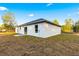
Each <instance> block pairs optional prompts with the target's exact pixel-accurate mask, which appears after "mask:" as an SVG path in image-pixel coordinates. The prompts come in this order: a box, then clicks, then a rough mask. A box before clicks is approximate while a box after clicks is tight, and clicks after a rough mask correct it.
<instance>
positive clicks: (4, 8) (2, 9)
mask: <svg viewBox="0 0 79 59" xmlns="http://www.w3.org/2000/svg"><path fill="white" fill-rule="evenodd" d="M0 10H1V11H5V10H8V9H7V8H6V7H1V6H0Z"/></svg>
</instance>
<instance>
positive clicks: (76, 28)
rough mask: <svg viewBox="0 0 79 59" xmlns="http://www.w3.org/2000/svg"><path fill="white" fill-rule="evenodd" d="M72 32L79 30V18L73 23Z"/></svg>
mask: <svg viewBox="0 0 79 59" xmlns="http://www.w3.org/2000/svg"><path fill="white" fill-rule="evenodd" d="M73 29H74V32H79V20H78V21H77V22H76V23H75V25H74V28H73Z"/></svg>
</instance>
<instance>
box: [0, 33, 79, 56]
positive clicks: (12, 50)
mask: <svg viewBox="0 0 79 59" xmlns="http://www.w3.org/2000/svg"><path fill="white" fill-rule="evenodd" d="M0 55H22V56H25V55H26V56H27V55H30V56H33V55H34V56H62V55H66V56H71V55H79V36H77V35H73V34H61V35H57V36H52V37H49V38H45V39H44V38H38V37H34V36H20V37H14V36H1V37H0Z"/></svg>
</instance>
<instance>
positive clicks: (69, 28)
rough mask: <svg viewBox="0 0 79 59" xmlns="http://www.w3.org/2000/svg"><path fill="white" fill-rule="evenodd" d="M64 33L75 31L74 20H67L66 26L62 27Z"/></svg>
mask: <svg viewBox="0 0 79 59" xmlns="http://www.w3.org/2000/svg"><path fill="white" fill-rule="evenodd" d="M62 31H63V32H72V31H73V21H72V19H70V18H69V19H66V20H65V25H63V26H62Z"/></svg>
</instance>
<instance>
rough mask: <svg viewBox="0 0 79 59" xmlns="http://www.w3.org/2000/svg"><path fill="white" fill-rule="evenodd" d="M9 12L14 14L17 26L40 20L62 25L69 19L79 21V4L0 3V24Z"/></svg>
mask: <svg viewBox="0 0 79 59" xmlns="http://www.w3.org/2000/svg"><path fill="white" fill-rule="evenodd" d="M7 11H10V12H12V13H14V16H15V20H16V22H17V24H23V23H26V22H30V21H32V20H36V19H39V18H44V19H46V20H49V21H53V20H54V19H58V21H59V23H60V25H62V24H64V21H65V19H67V18H72V19H73V20H74V22H75V21H77V20H79V3H0V23H2V19H1V16H2V15H3V14H4V13H5V12H7Z"/></svg>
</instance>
